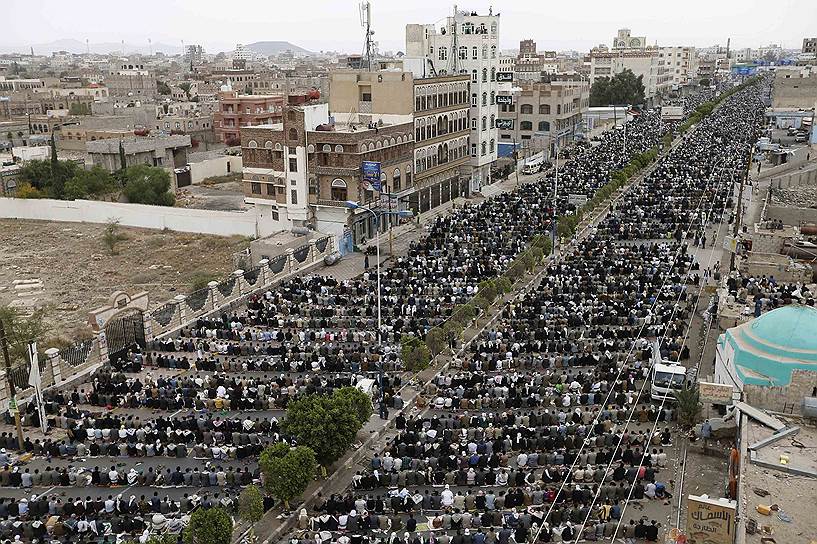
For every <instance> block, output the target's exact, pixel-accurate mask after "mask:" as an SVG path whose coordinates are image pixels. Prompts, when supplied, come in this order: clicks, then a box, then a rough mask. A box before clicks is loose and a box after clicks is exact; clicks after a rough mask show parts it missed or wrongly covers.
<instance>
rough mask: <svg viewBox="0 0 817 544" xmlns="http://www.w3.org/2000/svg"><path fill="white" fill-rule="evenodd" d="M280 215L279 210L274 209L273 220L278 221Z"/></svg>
mask: <svg viewBox="0 0 817 544" xmlns="http://www.w3.org/2000/svg"><path fill="white" fill-rule="evenodd" d="M279 217H280V216H279V215H278V210H272V220H273V221H278V218H279Z"/></svg>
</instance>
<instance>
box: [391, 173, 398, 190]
mask: <svg viewBox="0 0 817 544" xmlns="http://www.w3.org/2000/svg"><path fill="white" fill-rule="evenodd" d="M391 189H392V191H399V190H400V169H399V168H395V169H394V172H393V173H392V177H391Z"/></svg>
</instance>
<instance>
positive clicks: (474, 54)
mask: <svg viewBox="0 0 817 544" xmlns="http://www.w3.org/2000/svg"><path fill="white" fill-rule="evenodd" d="M478 51H479V49H477V47H476V46H474V47H472V48H471V58H472V59H473V60H477V59H478V58H479V53H478Z"/></svg>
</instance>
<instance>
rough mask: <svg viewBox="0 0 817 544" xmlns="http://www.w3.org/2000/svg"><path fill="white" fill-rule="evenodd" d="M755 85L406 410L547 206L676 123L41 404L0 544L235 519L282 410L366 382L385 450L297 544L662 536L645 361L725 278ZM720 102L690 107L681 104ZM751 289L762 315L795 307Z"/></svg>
mask: <svg viewBox="0 0 817 544" xmlns="http://www.w3.org/2000/svg"><path fill="white" fill-rule="evenodd" d="M762 85H764V84H763V83H759V84H755V85H753V86H749V87H747V88H746V89H743V90H741V91H739V92H737V93H735V94H733V95H731V96H728V97H727V98H725V99H724V100H723V102H722V103H721V105H720V107H718V108H717V109H715V110H714V111H712V113H711V114H710V115H708V116H706V117H704V118H703V120H701V121H700V123H699V124H698V126H697V127H695V128H694V129H693V130H691V131H689V132H687V133H685V134H684V135H683V136H681V138H680V140H681V141H680V142H679V143H678V145H676V146H674V147H673V148H672V149H671V150H669V151H668V153H667V155H666V156H665V157H663V158H661V159H660V160H659V161H658V163H657V164H656V165H655V168H654V169H653V170H652V172H650V173H649V174H648V175H647V176H646V177H645V179H644V180H643V181H642V182H641V183H638V184H635V185H633V186H632V187H630V188H628V189H627V190H626V191H625V192H624V193H623V194H622V195H621V197H620V198H619V200H618V201H617V202H615V203H614V204H613V205H612V206H611V209H610V211H609V213H608V214H606V216H605V217H604V218H603V219H602V220H601V221H600V222H599V223H598V224H597V225H596V226H594V227H593V228H592V229H591V231H590V232H589V233H588V234H587V235H586V236H585V237H584V238H582V239H581V240H578V241H576V242H572V243H570V242H568V241H565V242H564V243H563V244H561V249H560V255H559V258H558V259H555V260H553V261H552V262H551V263H550V264H548V265H547V266H546V268H545V269H544V270H543V272H542V273H541V275H540V277H539V279H538V280H537V283H536V285H535V287H534V288H533V289H531V290H527V291H524V292H520V293H518V294H517V295H515V296H514V297H513V298H512V300H511V301H510V303H509V304H507V305H506V306H505V307H504V308H502V311H501V314H500V315H499V317H498V319H497V320H495V321H494V322H493V323H492V324H491V325H490V326H488V327H486V328H485V330H483V331H481V332H480V334H479V336H478V337H477V338H475V339H474V340H473V341H472V342H471V343H470V344H469V345H467V346H462V345H460V344H456V343H452V348H453V350H452V351H453V352H454V353H453V359H452V361H451V363H450V364H449V365H448V366H447V367H446V368H445V370H443V371H441V372H440V373H439V374H437V375H436V377H434V379H433V380H432V381H431V383H430V384H429V386H428V387H426V388H425V389H424V390H423V391H422V392H421V398H420V400H419V401H418V402H417V404H416V405H415V406H406V405H405V400H404V399H403V398H402V397H401V395H400V389H401V387H403V386H404V385H405V384H406V383H407V382H408V381H409V379H410V373H409V371H408V369H407V368H406V366H405V364H404V362H403V361H402V360H401V355H400V354H401V344H402V343H403V341H404V340H405V338H406V337H410V336H413V337H417V338H420V339H422V338H425V337H426V334H427V333H428V332H429V331H430V330H431V329H432V328H434V327H437V326H439V325H441V324H443V323H445V322H446V320H447V319H448V318H449V317H450V316H451V315H452V313H453V312H454V311H455V308H456V307H457V306H458V305H461V304H464V303H467V302H468V301H469V300H471V298H473V297H474V296H475V295H476V294H477V292H478V291H479V284H480V282H482V281H483V280H486V279H490V278H494V277H496V276H498V275H500V274H502V273H503V272H505V271H506V270H507V268H508V267H509V265H510V263H511V262H512V261H513V260H514V259H515V258H516V257H517V256H518V255H519V254H520V253H521V252H523V251H524V250H525V249H526V248H527V247H528V244H529V243H530V241H531V239H532V238H533V237H534V236H537V235H544V236H549V235H550V233H551V232H552V231H553V230H554V224H553V219H554V207H555V215H556V216H557V217H561V216H564V215H566V214H570V213H573V212H575V210H576V207H575V205H574V204H571V203H570V202H569V195H576V194H581V195H586V196H587V197H588V199H592V198H593V196H594V195H595V194H596V192H597V191H599V189H600V188H601V187H603V186H604V185H605V184H607V183H608V182H609V180H610V175H611V173H612V172H614V171H616V170H620V169H622V168H623V167H624V166H626V165H627V164H628V162H629V161H630V160H631V159H632V158H633V157H635V156H637V155H639V154H641V153H644V152H646V151H648V150H651V149H653V148H656V147H658V146H660V145H661V142H662V140H663V138H664V136H666V135H676V134H677V133H678V123H677V122H676V123H671V122H663V121H662V120H661V117H660V111H659V109H644V110H642V111H641V112H640V113H638V114H637V115H634V116H633V117H632V119H631V120H629V121H627V123H626V129H614V130H609V131H607V132H605V133H603V134H602V135H601V136H600V137H598V138H597V139H596V140H595V141H593V142H590V143H589V144H586V145H584V146H581V147H579V148H578V151H577V152H575V153H573V154H572V157H571V159H570V160H569V161H568V162H566V163H565V164H563V165H560V166H559V171H558V174H557V173H556V171H555V169H553V170H551V171H549V172H548V173H547V174H546V175H544V176H543V177H542V178H540V179H539V180H537V181H534V182H531V183H527V184H523V185H521V186H520V187H519V188H518V189H516V190H514V191H509V192H506V193H501V194H498V195H496V196H495V197H493V198H490V199H486V200H484V201H482V202H480V203H479V204H466V205H465V206H463V207H460V208H458V209H456V210H455V211H453V212H452V213H451V214H449V215H447V216H440V217H437V218H436V219H434V220H433V222H432V223H431V224H430V225H429V226H428V229H427V234H426V235H425V236H424V237H423V238H421V239H420V240H418V241H416V242H413V243H412V244H411V246H410V249H409V251H408V252H407V253H406V254H405V255H401V256H396V258H394V259H393V260H392V262H391V263H390V265H389V266H387V267H385V268H384V270H383V274H382V278H381V284H382V287H381V291H380V297H378V292H377V287H376V277H375V272H374V270H373V269H369V270H367V271H366V272H364V273H363V274H362V275H361V276H359V277H357V278H354V279H352V280H343V281H339V280H335V279H333V278H331V277H328V276H320V275H311V276H307V277H296V278H291V279H288V280H285V281H284V282H283V283H281V284H278V285H276V286H274V287H271V288H269V289H268V290H267V291H265V292H261V293H259V294H256V295H252V296H250V297H249V298H248V299H247V301H246V304H244V305H243V306H241V307H240V308H238V309H236V310H231V311H230V312H224V313H221V314H219V315H213V316H210V317H208V318H201V319H199V320H197V321H196V322H195V323H193V324H190V325H188V326H186V327H184V328H183V329H182V330H180V331H179V332H178V334H175V335H173V336H172V337H168V338H161V339H156V340H153V341H152V342H151V343H149V345H148V346H147V347H146V348H145V349H144V350H134V353H131V354H129V356H128V357H127V358H126V359H125V361H124V362H117V363H116V364H115V365H107V366H105V367H103V368H102V369H100V370H99V371H97V372H96V373H95V374H94V375H93V377H92V379H91V380H90V381H88V382H86V383H83V384H80V385H77V386H75V387H72V388H71V389H70V390H63V391H59V392H48V393H47V394H46V398H45V401H46V411H47V413H48V417H49V420H50V422H51V423H52V426H53V427H54V431H53V433H52V434H53V436H52V437H49V438H44V439H39V438H37V439H34V440H32V439H31V438H30V437H29V438H26V439H25V442H24V452H23V453H21V454H19V455H16V454H12V453H11V452H12V450H14V449H15V445H16V437H15V436H12V435H11V434H10V433H9V434H8V435H6V433H4V434H3V436H2V437H0V446H4V449H3V452H2V454H0V455H2V456H3V457H2V458H0V461H5V462H4V463H3V462H0V465H3V466H0V487H2V490H0V495H2V496H3V497H5V498H3V499H0V541H3V540H4V539H10V540H14V539H15V538H17V539H18V540H22V541H26V542H31V541H34V540H35V539H36V540H37V541H38V542H47V541H57V542H72V543H74V542H103V541H107V542H111V543H113V542H117V541H118V540H117V538H120V539H121V538H122V537H125V536H127V537H129V538H137V539H139V538H141V539H142V540H145V541H146V540H147V535H149V534H156V533H170V534H179V533H180V531H181V530H182V528H183V527H184V526H185V524H186V523H187V521H188V519H189V514H190V512H191V511H192V510H194V509H196V508H209V507H213V506H220V507H223V508H225V509H226V510H228V511H229V512H230V513H233V514H234V513H235V512H236V499H237V495H238V493H239V492H240V490H241V489H242V488H243V487H246V486H247V485H249V484H251V483H255V484H259V483H260V482H261V479H262V475H261V473H260V470H259V467H258V456H259V454H260V452H261V451H262V450H263V449H264V448H265V447H267V446H269V445H272V444H275V443H279V442H281V441H284V442H287V443H290V444H294V443H295V442H296V441H295V440H294V438H293V437H292V436H288V435H287V433H285V432H284V431H283V430H282V427H281V421H282V419H283V418H284V417H285V411H286V408H287V406H288V405H289V404H290V403H291V402H292V401H293V400H295V399H298V398H301V397H303V396H305V395H312V394H318V395H326V394H331V393H332V392H333V391H335V390H336V389H340V388H343V387H347V386H359V385H361V384H362V383H364V382H365V381H367V380H374V381H375V385H374V387H373V388H372V390H371V393H372V395H373V397H374V399H375V401H374V402H375V405H376V407H377V403H378V401H377V399H379V398H382V399H383V407H382V409H381V410H380V413H381V416H382V417H393V419H394V425H395V427H396V434H395V435H393V436H392V437H391V438H389V439H388V440H387V441H386V442H385V443H384V444H380V445H379V446H378V448H377V449H376V450H375V451H374V452H373V453H372V455H371V456H370V458H369V459H368V460H367V462H366V466H363V467H359V470H356V471H355V472H356V473H355V475H354V476H353V477H352V478H351V481H348V482H343V484H344V487H346V489H345V491H343V492H339V493H331V494H327V495H326V496H324V497H322V498H321V500H320V501H318V504H315V505H312V506H310V507H309V508H304V509H302V510H298V511H297V512H295V513H294V514H293V516H295V517H296V518H297V523H296V525H297V527H296V529H295V530H294V531H293V532H292V534H291V535H290V536H288V537H287V539H288V541H289V542H292V543H293V544H301V543H303V544H318V543H321V544H323V543H334V542H337V543H339V544H361V543H375V542H383V543H389V544H392V543H398V542H399V543H402V544H415V543H417V544H436V543H439V544H449V543H451V544H494V543H496V542H498V543H500V544H508V543H510V542H516V543H519V544H521V543H522V542H532V541H534V542H558V541H563V542H572V541H575V540H578V539H585V540H595V541H603V540H607V541H609V540H610V539H611V538H613V537H614V536H617V537H619V538H622V539H626V538H632V539H636V540H633V541H641V540H646V541H656V540H657V538H658V535H659V532H660V531H661V530H663V529H665V528H666V527H664V526H663V525H664V523H665V520H664V519H658V518H651V519H645V516H641V515H640V513H639V512H638V511H637V510H636V508H635V507H634V506H633V505H634V504H639V503H643V502H645V501H659V502H661V501H665V500H667V499H669V498H670V497H671V496H672V493H673V488H672V486H673V484H672V482H671V481H672V480H673V478H674V473H673V469H672V467H673V462H674V460H673V459H672V456H671V452H672V451H673V450H672V449H671V448H672V446H673V440H674V437H675V434H674V428H675V419H676V414H675V408H674V406H673V405H672V404H671V403H667V402H663V401H653V400H651V399H650V396H649V387H646V388H645V384H647V382H648V373H649V368H650V365H651V364H652V361H653V360H654V357H655V350H656V346H657V349H658V351H659V352H660V357H661V358H662V359H668V360H671V361H677V362H680V363H682V364H685V363H689V362H690V340H689V323H690V320H691V319H692V315H693V314H694V313H695V310H696V307H697V303H698V297H699V296H700V289H701V287H702V285H703V284H704V283H706V281H707V279H709V276H708V270H710V267H711V266H712V265H713V264H714V263H708V262H699V260H698V259H697V258H696V256H695V247H696V246H700V245H701V243H703V246H706V245H707V241H709V242H710V243H711V242H712V241H713V240H714V239H715V238H716V236H717V235H718V234H717V233H718V229H719V227H720V225H722V224H726V223H730V222H732V221H734V211H733V209H734V203H733V197H732V195H733V189H732V184H733V182H734V181H736V180H737V179H738V178H739V176H741V175H743V173H744V171H745V166H746V161H747V159H748V157H747V154H748V152H749V149H750V146H751V145H752V143H753V142H754V140H753V138H754V136H755V134H756V133H757V131H758V130H759V127H760V126H761V125H762V122H763V103H762V100H761V99H760V94H761V93H760V90H759V88H760V87H762ZM712 98H714V93H713V92H712V91H709V90H706V91H703V92H701V93H699V94H697V95H692V96H691V97H689V98H687V100H686V102H685V103H684V106H685V112H686V113H687V114H689V113H690V112H692V111H693V110H694V108H695V107H697V106H698V105H700V104H701V103H703V102H705V101H707V100H711V99H712ZM554 192H555V193H556V195H557V196H556V199H555V202H554V198H553V195H554ZM704 270H706V271H707V276H704V275H703V274H704ZM757 285H758V286H762V289H763V291H764V292H767V293H771V294H770V295H768V296H770V297H771V298H772V300H776V299H778V298H780V297H783V296H786V294H787V293H790V290H789V289H788V288H779V287H777V286H771V285H770V284H769V282H768V281H767V280H766V279H765V278H764V279H763V280H762V281H760V282H757ZM742 287H743V288H744V289H759V287H757V286H756V287H752V286H750V285H743V286H742ZM378 298H380V301H379V304H380V306H378ZM378 308H380V309H379V310H378ZM378 322H381V323H382V330H381V331H382V332H381V334H380V335H379V338H378ZM460 348H462V349H460ZM692 364H694V362H692ZM381 374H382V375H383V378H382V381H381V378H380V375H381ZM376 411H377V410H376ZM375 417H376V416H375ZM267 506H269V503H268V504H267ZM18 537H19V538H18ZM106 539H107V540H106ZM140 541H141V540H140Z"/></svg>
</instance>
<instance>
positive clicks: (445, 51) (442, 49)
mask: <svg viewBox="0 0 817 544" xmlns="http://www.w3.org/2000/svg"><path fill="white" fill-rule="evenodd" d="M439 54H440V60H448V48H447V47H440V50H439Z"/></svg>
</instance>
